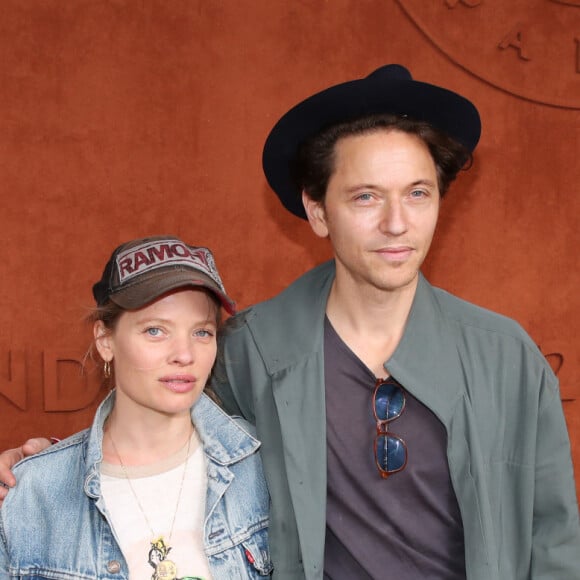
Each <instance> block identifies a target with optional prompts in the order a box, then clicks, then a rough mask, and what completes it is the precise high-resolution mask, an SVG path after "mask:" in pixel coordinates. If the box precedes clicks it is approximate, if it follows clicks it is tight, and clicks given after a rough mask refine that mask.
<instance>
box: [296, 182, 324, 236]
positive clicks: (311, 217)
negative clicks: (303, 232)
mask: <svg viewBox="0 0 580 580" xmlns="http://www.w3.org/2000/svg"><path fill="white" fill-rule="evenodd" d="M302 204H303V205H304V210H305V211H306V217H307V218H308V222H309V223H310V227H311V228H312V231H313V232H314V233H315V234H316V235H317V236H319V237H321V238H327V237H328V227H327V226H326V211H325V210H324V204H323V203H322V202H320V201H314V200H313V199H312V198H311V197H310V196H309V195H308V194H307V193H306V192H305V191H303V192H302Z"/></svg>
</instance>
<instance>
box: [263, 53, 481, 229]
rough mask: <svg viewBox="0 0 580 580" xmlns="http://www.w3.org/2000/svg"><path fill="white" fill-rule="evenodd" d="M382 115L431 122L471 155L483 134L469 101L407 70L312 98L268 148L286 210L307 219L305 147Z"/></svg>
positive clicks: (388, 69)
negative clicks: (348, 124) (323, 133)
mask: <svg viewBox="0 0 580 580" xmlns="http://www.w3.org/2000/svg"><path fill="white" fill-rule="evenodd" d="M381 113H392V114H395V115H406V116H408V117H410V118H412V119H416V120H418V121H426V122H428V123H430V124H431V125H433V126H434V127H435V128H437V129H439V130H441V131H443V132H444V133H446V134H447V135H449V136H450V137H452V138H454V139H455V140H456V141H459V143H461V144H463V145H464V146H465V147H466V148H467V149H468V150H469V151H470V152H472V151H473V150H474V149H475V146H476V145H477V142H478V141H479V136H480V133H481V121H480V119H479V113H478V112H477V109H476V108H475V106H474V105H473V104H472V103H471V102H470V101H468V100H467V99H466V98H465V97H462V96H461V95H458V94H457V93H454V92H452V91H449V90H447V89H444V88H441V87H437V86H435V85H431V84H428V83H423V82H419V81H416V80H413V78H412V77H411V73H410V72H409V71H408V70H407V69H406V68H405V67H404V66H401V65H398V64H388V65H385V66H382V67H381V68H379V69H377V70H375V71H374V72H373V73H371V74H370V75H369V76H367V77H366V78H363V79H357V80H354V81H349V82H345V83H341V84H338V85H335V86H332V87H330V88H328V89H325V90H323V91H321V92H319V93H316V94H315V95H312V96H311V97H308V98H307V99H306V100H304V101H302V102H301V103H299V104H298V105H296V106H295V107H293V108H292V109H290V110H289V111H288V112H287V113H286V114H285V115H284V116H283V117H282V118H281V119H280V120H279V121H278V122H277V123H276V125H274V128H273V129H272V131H270V134H269V135H268V138H267V139H266V143H265V145H264V152H263V155H262V165H263V168H264V173H265V174H266V179H267V180H268V183H269V184H270V187H271V188H272V189H273V190H274V191H275V192H276V194H277V195H278V197H279V198H280V201H281V202H282V204H283V205H284V207H285V208H286V209H287V210H289V211H291V212H292V213H293V214H295V215H297V216H298V217H301V218H303V219H305V218H306V214H305V212H304V207H303V206H302V199H301V195H300V194H301V192H300V191H299V188H298V187H297V185H296V184H295V183H294V180H293V179H292V176H291V164H292V162H293V160H294V158H295V156H296V153H297V151H298V148H299V146H300V144H301V143H303V142H304V141H305V140H306V139H308V138H309V137H312V136H313V135H315V134H316V133H318V132H319V131H320V130H322V129H323V128H325V127H327V126H329V125H333V124H336V123H342V122H345V121H349V120H351V119H356V118H357V117H363V116H365V115H372V114H381Z"/></svg>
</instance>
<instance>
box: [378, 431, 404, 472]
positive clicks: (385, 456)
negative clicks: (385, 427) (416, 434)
mask: <svg viewBox="0 0 580 580" xmlns="http://www.w3.org/2000/svg"><path fill="white" fill-rule="evenodd" d="M376 449H377V463H378V465H379V467H380V468H381V469H382V470H383V471H386V472H388V473H391V472H394V471H399V470H401V469H403V467H404V466H405V463H406V461H407V450H406V449H405V444H404V443H403V441H401V439H399V438H398V437H396V436H394V435H378V436H377V442H376Z"/></svg>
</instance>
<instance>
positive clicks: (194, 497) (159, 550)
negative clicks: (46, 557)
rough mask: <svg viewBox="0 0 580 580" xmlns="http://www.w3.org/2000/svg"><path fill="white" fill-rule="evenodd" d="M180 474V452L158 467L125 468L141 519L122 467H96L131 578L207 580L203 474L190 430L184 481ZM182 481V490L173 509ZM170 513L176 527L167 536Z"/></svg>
mask: <svg viewBox="0 0 580 580" xmlns="http://www.w3.org/2000/svg"><path fill="white" fill-rule="evenodd" d="M183 469H184V452H183V449H181V450H179V451H178V452H177V453H176V454H174V455H172V456H170V457H168V458H166V459H164V460H162V461H160V462H158V463H154V464H151V465H146V466H138V467H131V466H127V467H126V470H127V475H128V476H129V477H130V478H131V485H132V486H133V490H134V492H135V494H136V495H137V497H138V498H139V502H140V503H141V506H143V510H144V511H145V514H146V517H145V515H144V514H143V512H142V511H141V508H140V507H139V504H138V503H137V500H136V498H135V495H134V494H133V491H132V490H131V487H130V485H129V482H128V481H127V478H126V476H125V472H124V471H123V468H122V467H121V466H120V465H112V464H110V463H102V464H101V489H102V494H103V499H104V501H105V506H106V508H107V512H108V513H109V517H110V520H111V523H112V525H113V531H114V533H115V536H116V538H117V541H118V542H119V545H120V547H121V551H122V552H123V555H124V556H125V559H126V560H127V563H128V565H129V577H130V578H139V579H142V580H146V579H149V578H153V579H155V578H165V579H167V580H172V579H173V578H183V577H187V576H193V577H198V578H202V579H204V580H210V579H211V573H210V570H209V565H208V561H207V557H206V555H205V553H204V550H203V524H204V514H205V497H206V490H207V470H206V465H205V456H204V454H203V449H202V447H201V442H200V440H199V437H198V436H197V434H196V432H195V431H194V433H193V435H192V440H191V443H190V452H189V458H188V460H187V465H186V472H185V476H184V473H183ZM182 477H184V479H183V491H182V493H181V498H180V500H179V505H178V506H177V507H176V504H177V499H178V495H179V489H180V487H181V481H182ZM176 509H177V512H176ZM174 514H176V516H175V524H174V525H173V532H172V533H171V537H170V531H171V524H172V521H173V517H174ZM147 520H149V524H148V523H147ZM151 530H153V532H154V536H153V537H152V535H151ZM160 537H163V540H162V541H161V542H159V541H158V540H159V538H160ZM163 545H165V546H166V547H171V549H170V551H169V552H166V551H165V550H164V549H163Z"/></svg>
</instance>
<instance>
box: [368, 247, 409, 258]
mask: <svg viewBox="0 0 580 580" xmlns="http://www.w3.org/2000/svg"><path fill="white" fill-rule="evenodd" d="M413 251H414V250H413V248H412V247H411V246H396V247H389V248H381V249H380V250H376V253H377V254H380V255H381V256H384V257H385V258H387V259H388V260H394V261H399V260H405V259H407V258H408V257H409V256H410V255H411V254H412V253H413Z"/></svg>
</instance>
